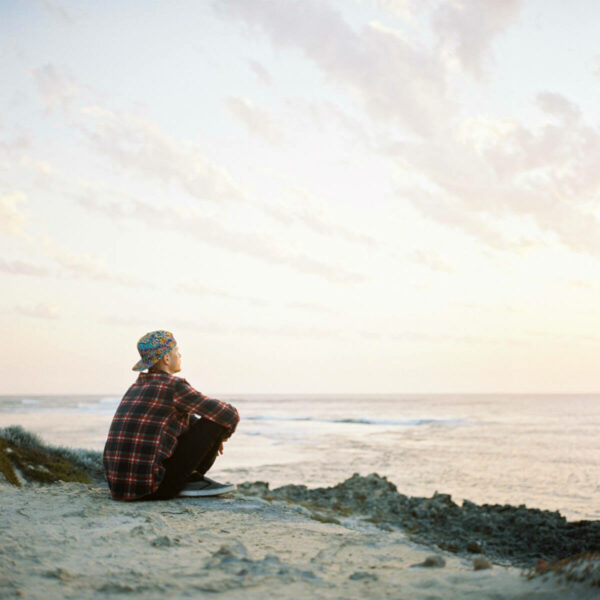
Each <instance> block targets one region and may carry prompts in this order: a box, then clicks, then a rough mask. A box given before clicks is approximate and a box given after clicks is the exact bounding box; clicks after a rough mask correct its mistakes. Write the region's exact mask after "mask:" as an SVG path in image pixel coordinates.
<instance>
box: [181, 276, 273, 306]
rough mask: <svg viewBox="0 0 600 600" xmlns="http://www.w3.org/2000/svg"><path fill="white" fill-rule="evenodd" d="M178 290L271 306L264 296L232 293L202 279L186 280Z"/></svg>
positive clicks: (254, 304) (253, 304)
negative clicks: (257, 296) (207, 283)
mask: <svg viewBox="0 0 600 600" xmlns="http://www.w3.org/2000/svg"><path fill="white" fill-rule="evenodd" d="M177 291H180V292H184V293H186V294H194V295H197V296H215V297H217V298H225V299H227V300H238V301H242V302H245V303H247V304H250V305H252V306H261V307H263V306H269V304H270V303H269V302H267V301H266V300H265V299H264V298H250V297H247V296H238V295H236V294H231V293H230V292H227V291H226V290H222V289H218V288H214V287H210V286H208V285H206V284H204V283H202V282H201V281H184V282H182V283H180V284H179V285H178V286H177Z"/></svg>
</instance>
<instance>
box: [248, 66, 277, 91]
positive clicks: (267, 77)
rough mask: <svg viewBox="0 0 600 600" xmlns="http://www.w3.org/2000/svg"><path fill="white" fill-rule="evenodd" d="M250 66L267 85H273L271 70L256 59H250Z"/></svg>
mask: <svg viewBox="0 0 600 600" xmlns="http://www.w3.org/2000/svg"><path fill="white" fill-rule="evenodd" d="M248 66H249V67H250V69H252V72H253V73H254V74H255V75H256V76H257V77H258V79H259V80H260V81H261V82H262V83H264V84H265V85H273V80H272V79H271V75H270V74H269V72H268V71H267V70H266V69H265V68H264V67H263V66H262V65H261V64H260V63H259V62H258V61H256V60H249V61H248Z"/></svg>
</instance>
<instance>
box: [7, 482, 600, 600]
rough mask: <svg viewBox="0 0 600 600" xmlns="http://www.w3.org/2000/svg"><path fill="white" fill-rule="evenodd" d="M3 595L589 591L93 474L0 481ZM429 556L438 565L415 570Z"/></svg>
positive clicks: (241, 500)
mask: <svg viewBox="0 0 600 600" xmlns="http://www.w3.org/2000/svg"><path fill="white" fill-rule="evenodd" d="M0 494H1V495H2V501H1V506H2V512H1V516H0V596H1V597H2V598H27V599H37V598H39V599H44V600H51V599H53V598H57V599H58V598H61V599H62V598H77V599H81V598H107V597H110V598H144V599H146V598H149V599H151V598H161V599H164V598H204V597H213V598H240V599H254V598H256V599H262V598H394V599H407V600H409V599H410V600H419V599H422V600H434V599H444V600H452V599H457V600H458V599H461V600H462V599H468V598H473V599H477V600H484V599H490V600H504V599H517V598H519V599H523V600H537V599H557V600H558V599H560V600H570V599H573V600H575V599H576V600H585V599H587V598H597V597H598V588H597V587H596V588H592V587H590V586H589V585H588V584H584V583H581V584H575V583H568V584H565V583H560V582H559V581H558V580H557V578H556V577H555V576H553V575H550V576H548V578H547V579H543V578H536V579H533V580H527V579H526V578H525V577H524V576H523V575H522V573H521V571H520V570H519V569H516V568H513V567H503V566H499V565H493V567H492V568H491V569H485V570H474V568H473V564H472V562H471V559H470V558H468V557H462V558H460V557H457V556H455V555H453V554H449V553H444V552H442V551H440V550H439V549H433V548H427V547H424V546H418V545H416V544H414V543H412V542H410V541H408V540H407V538H406V537H405V535H404V534H403V533H402V532H401V531H399V530H393V531H383V530H381V529H378V528H376V527H375V526H374V525H372V524H369V523H365V522H360V521H358V520H353V521H351V520H344V521H343V523H342V524H333V523H324V522H319V521H317V520H314V518H311V514H310V512H309V511H308V510H307V509H306V508H304V507H302V506H299V505H294V504H286V503H284V502H268V501H266V500H264V499H262V498H255V497H250V496H243V495H241V494H240V493H239V492H238V493H235V494H231V495H229V496H223V497H220V498H212V499H208V498H205V499H195V498H179V499H176V500H171V501H168V502H145V503H121V502H115V501H113V500H111V498H110V496H109V493H108V488H107V487H106V485H105V484H103V483H92V484H82V483H64V482H59V483H56V484H52V485H44V486H38V485H35V484H28V485H26V486H24V487H22V488H17V487H14V486H12V485H9V484H6V483H1V484H0ZM432 555H437V556H438V557H442V558H443V559H444V561H445V566H443V567H437V568H436V567H416V566H414V565H416V564H418V563H423V562H424V561H425V560H426V559H427V557H429V556H432Z"/></svg>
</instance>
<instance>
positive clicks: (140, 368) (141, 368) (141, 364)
mask: <svg viewBox="0 0 600 600" xmlns="http://www.w3.org/2000/svg"><path fill="white" fill-rule="evenodd" d="M151 366H152V365H149V364H148V363H146V362H144V361H143V360H138V361H137V362H136V363H135V365H133V367H131V370H132V371H144V370H146V369H149V368H150V367H151Z"/></svg>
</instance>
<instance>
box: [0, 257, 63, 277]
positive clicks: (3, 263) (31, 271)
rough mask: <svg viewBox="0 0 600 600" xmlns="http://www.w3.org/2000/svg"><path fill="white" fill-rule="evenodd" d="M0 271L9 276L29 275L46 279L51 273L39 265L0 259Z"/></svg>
mask: <svg viewBox="0 0 600 600" xmlns="http://www.w3.org/2000/svg"><path fill="white" fill-rule="evenodd" d="M0 271H1V272H3V273H10V274H11V275H31V276H35V277H48V276H51V275H53V273H52V271H51V270H50V269H49V268H47V267H45V266H41V265H36V264H33V263H30V262H26V261H23V260H7V259H5V258H1V257H0Z"/></svg>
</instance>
